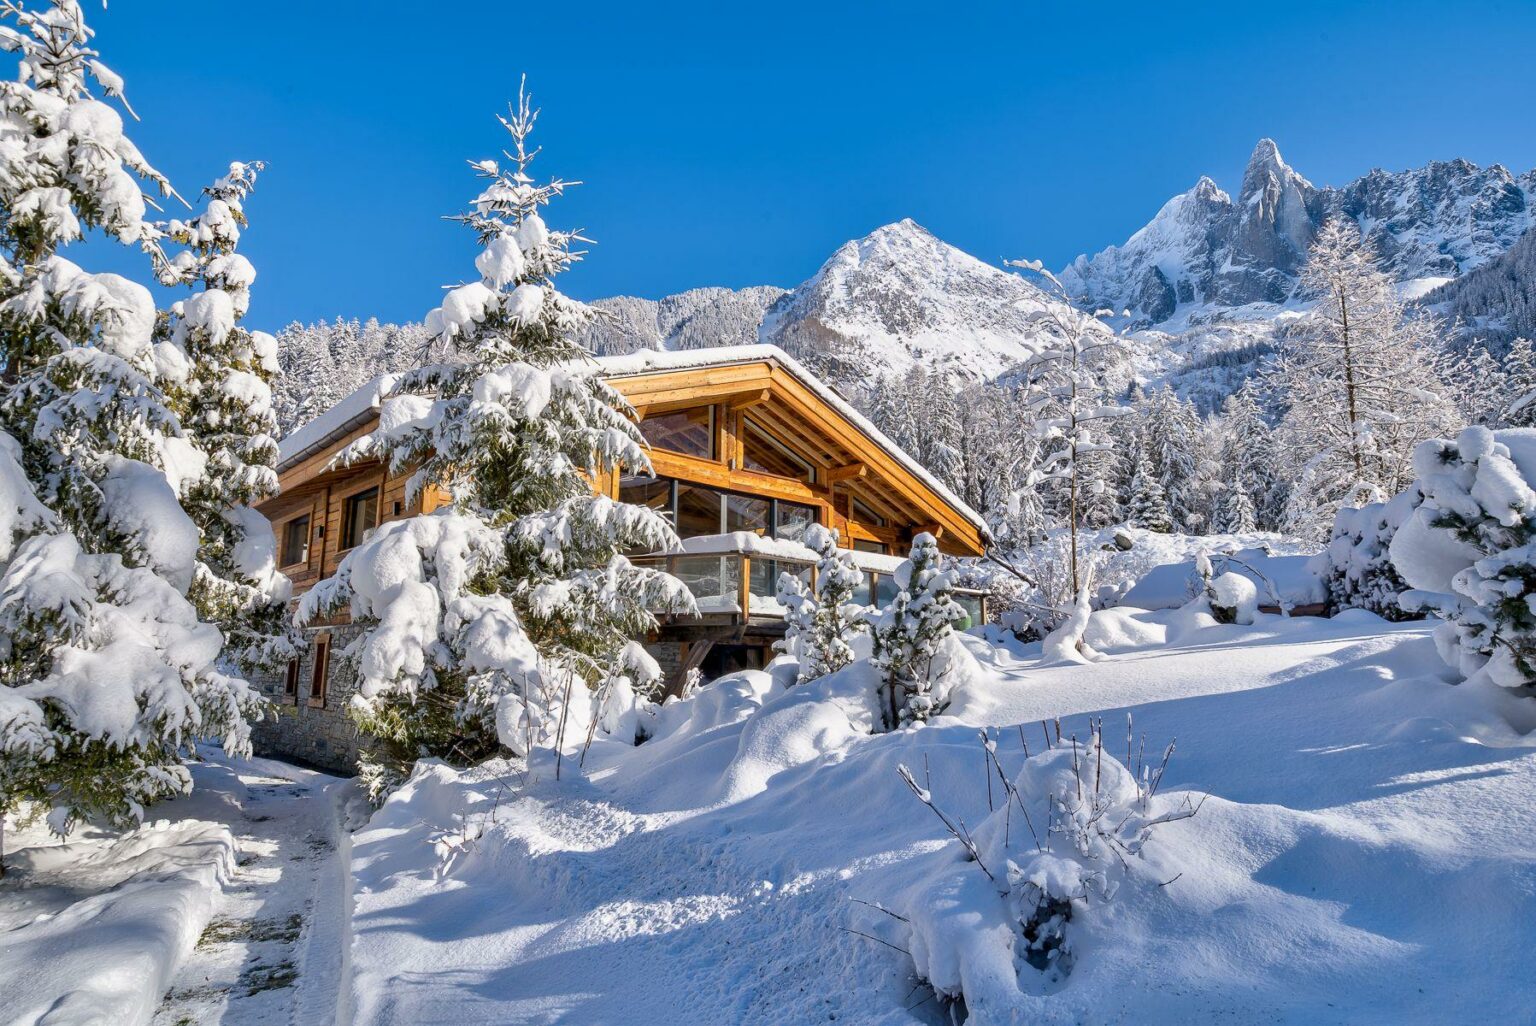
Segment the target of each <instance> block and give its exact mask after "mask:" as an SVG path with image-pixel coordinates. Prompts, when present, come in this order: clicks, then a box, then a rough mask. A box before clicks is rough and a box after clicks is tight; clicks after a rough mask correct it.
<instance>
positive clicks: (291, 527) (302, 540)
mask: <svg viewBox="0 0 1536 1026" xmlns="http://www.w3.org/2000/svg"><path fill="white" fill-rule="evenodd" d="M308 562H309V514H307V513H306V514H305V515H304V516H302V517H294V518H293V519H292V520H290V521H288V522H287V523H286V524H284V525H283V561H282V565H283V566H297V565H298V564H300V563H308Z"/></svg>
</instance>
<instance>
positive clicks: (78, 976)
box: [0, 820, 235, 1026]
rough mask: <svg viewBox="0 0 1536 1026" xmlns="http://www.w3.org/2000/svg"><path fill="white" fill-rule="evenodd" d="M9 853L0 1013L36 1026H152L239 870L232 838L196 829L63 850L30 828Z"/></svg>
mask: <svg viewBox="0 0 1536 1026" xmlns="http://www.w3.org/2000/svg"><path fill="white" fill-rule="evenodd" d="M6 844H7V848H8V850H7V854H6V863H7V876H6V879H5V880H4V882H3V884H4V885H3V886H0V1012H3V1018H4V1019H5V1021H6V1022H10V1023H17V1024H22V1023H27V1024H31V1023H37V1024H39V1026H41V1024H44V1023H46V1024H47V1026H100V1024H101V1023H106V1022H110V1023H113V1024H114V1026H135V1024H139V1023H147V1022H149V1021H150V1019H151V1018H152V1017H153V1016H154V1013H155V1009H156V1008H157V1007H158V1006H159V1004H160V999H161V997H162V996H163V995H164V993H165V990H166V988H167V987H168V986H169V985H170V982H171V978H172V976H173V975H174V974H175V972H176V970H177V968H178V967H179V966H180V965H181V963H182V961H183V960H184V959H185V958H186V957H187V954H188V953H189V952H190V951H191V950H192V946H193V945H194V944H196V943H197V939H198V937H199V936H200V935H201V934H202V932H203V928H204V927H205V926H207V924H208V920H209V917H210V916H211V915H212V914H213V908H214V902H215V901H216V899H217V898H218V895H219V891H220V888H221V887H222V886H223V884H224V883H225V882H226V881H227V880H228V879H229V875H230V874H231V873H232V872H233V869H234V860H235V842H234V838H233V837H232V836H231V834H230V832H229V829H228V827H225V826H223V825H221V824H216V823H208V822H202V821H199V820H187V821H181V822H170V821H166V820H160V821H157V822H154V823H148V824H145V825H144V826H142V827H139V828H138V829H137V830H132V831H129V832H127V833H125V834H122V835H120V836H112V835H106V836H94V837H88V838H86V839H82V840H76V841H71V842H68V843H64V844H60V843H56V842H54V841H53V840H52V839H51V838H50V837H49V835H47V833H46V831H45V830H43V829H42V828H30V829H28V830H25V831H19V832H17V831H8V832H7V834H6Z"/></svg>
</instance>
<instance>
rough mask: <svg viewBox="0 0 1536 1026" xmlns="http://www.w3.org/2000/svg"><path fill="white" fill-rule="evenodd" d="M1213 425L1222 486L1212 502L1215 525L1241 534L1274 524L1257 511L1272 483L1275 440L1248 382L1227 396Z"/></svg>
mask: <svg viewBox="0 0 1536 1026" xmlns="http://www.w3.org/2000/svg"><path fill="white" fill-rule="evenodd" d="M1215 428H1216V438H1217V450H1218V459H1217V461H1216V463H1217V467H1218V473H1219V475H1220V478H1221V483H1222V484H1223V486H1224V487H1223V489H1222V491H1221V495H1220V498H1219V501H1218V505H1217V521H1218V523H1217V530H1220V531H1224V532H1227V533H1232V534H1244V533H1247V532H1249V531H1256V530H1259V529H1260V528H1261V527H1267V528H1269V529H1274V528H1275V527H1277V526H1278V523H1276V522H1274V521H1269V522H1264V521H1263V520H1262V519H1261V512H1260V511H1261V509H1263V508H1264V507H1265V504H1266V503H1267V502H1268V499H1269V496H1270V495H1272V494H1273V493H1274V491H1275V487H1276V476H1275V453H1274V444H1273V440H1272V438H1271V431H1270V427H1269V424H1268V422H1266V421H1265V420H1264V413H1263V409H1262V408H1261V407H1260V405H1259V401H1258V397H1257V395H1256V394H1255V391H1254V388H1253V385H1252V383H1251V382H1244V383H1243V386H1242V387H1241V388H1239V389H1238V390H1237V391H1236V392H1234V393H1232V394H1231V395H1230V396H1228V397H1227V400H1226V402H1224V403H1223V404H1222V407H1221V416H1220V418H1218V419H1217V420H1216V422H1215ZM1245 525H1246V526H1245Z"/></svg>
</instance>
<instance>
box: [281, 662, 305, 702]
mask: <svg viewBox="0 0 1536 1026" xmlns="http://www.w3.org/2000/svg"><path fill="white" fill-rule="evenodd" d="M303 676H304V657H303V656H294V657H293V658H292V659H290V660H288V665H287V666H286V667H284V669H283V704H284V705H298V704H299V681H300V680H301V679H302V678H303Z"/></svg>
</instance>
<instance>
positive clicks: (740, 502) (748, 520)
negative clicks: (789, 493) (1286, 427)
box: [725, 495, 773, 535]
mask: <svg viewBox="0 0 1536 1026" xmlns="http://www.w3.org/2000/svg"><path fill="white" fill-rule="evenodd" d="M772 512H773V507H772V505H771V504H770V503H769V501H768V500H767V499H754V498H750V497H748V496H745V495H727V496H726V497H725V529H726V530H727V531H746V532H748V533H750V534H757V535H766V534H768V527H769V524H770V522H771V521H770V520H769V519H768V518H769V514H770V513H772Z"/></svg>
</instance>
